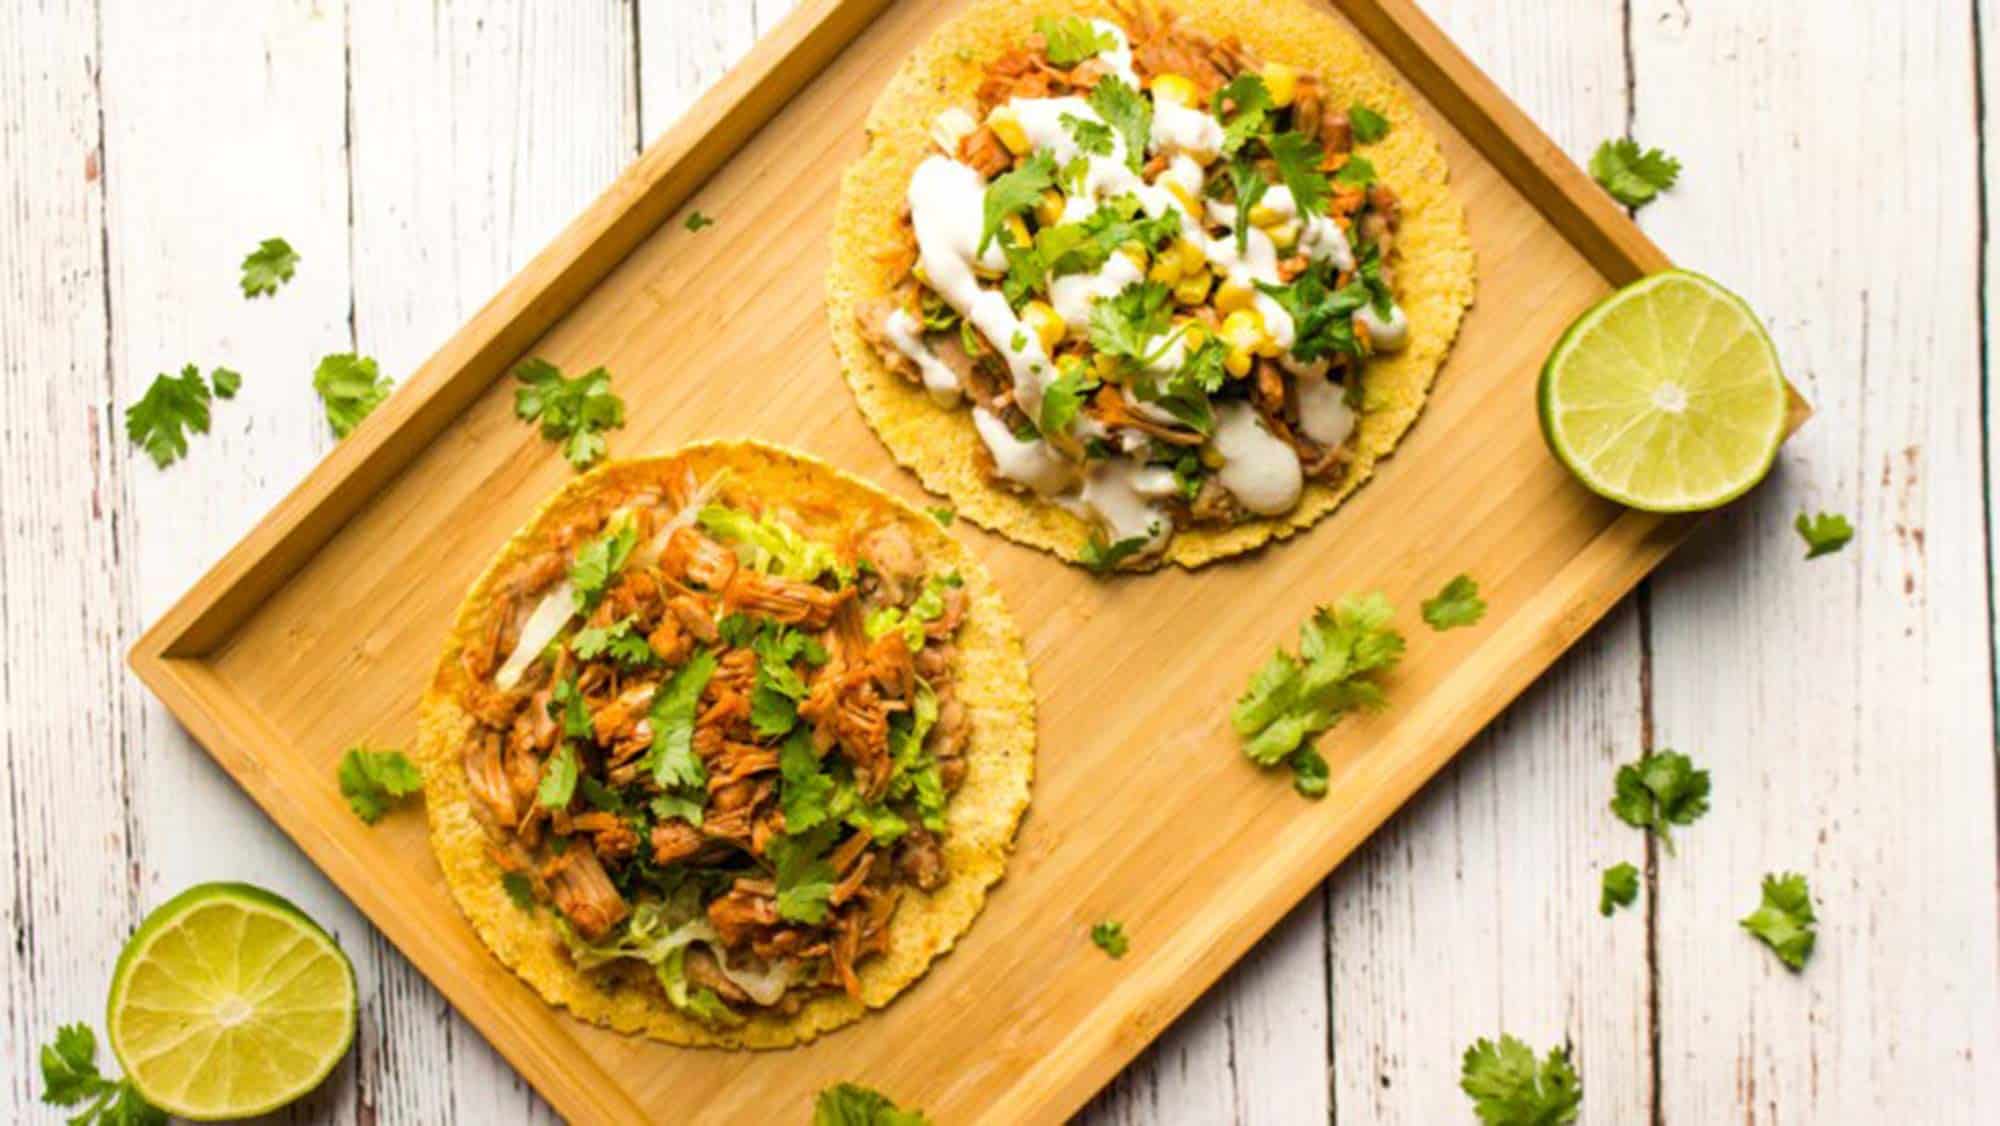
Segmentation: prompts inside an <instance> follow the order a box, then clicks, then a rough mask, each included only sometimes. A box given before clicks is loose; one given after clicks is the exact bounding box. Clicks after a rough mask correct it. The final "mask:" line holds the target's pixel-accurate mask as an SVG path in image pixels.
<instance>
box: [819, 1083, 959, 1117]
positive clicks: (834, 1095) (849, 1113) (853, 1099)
mask: <svg viewBox="0 0 2000 1126" xmlns="http://www.w3.org/2000/svg"><path fill="white" fill-rule="evenodd" d="M812 1126H931V1120H930V1119H928V1118H926V1117H924V1112H923V1111H921V1110H903V1109H901V1108H899V1107H897V1106H896V1104H895V1103H892V1102H890V1101H889V1099H888V1097H887V1096H885V1095H883V1094H882V1093H881V1092H879V1091H871V1090H869V1089H868V1088H866V1087H863V1086H861V1085H859V1084H856V1083H842V1084H840V1085H839V1086H837V1087H828V1088H827V1089H826V1090H824V1091H821V1092H820V1093H819V1097H818V1098H816V1099H814V1100H813V1116H812Z"/></svg>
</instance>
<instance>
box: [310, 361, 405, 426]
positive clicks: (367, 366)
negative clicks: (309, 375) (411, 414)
mask: <svg viewBox="0 0 2000 1126" xmlns="http://www.w3.org/2000/svg"><path fill="white" fill-rule="evenodd" d="M313 390H315V391H317V392H319V398H320V402H321V403H323V404H325V406H326V424H327V425H328V426H331V427H333V435H334V437H336V438H345V437H347V436H348V435H349V434H352V433H353V432H354V428H355V427H357V426H359V425H361V420H362V419H364V418H367V417H368V414H369V412H371V411H373V410H374V409H375V408H376V407H379V406H381V405H382V400H384V399H386V398H388V397H389V380H388V379H387V377H385V376H383V374H382V373H381V372H380V371H378V370H376V367H375V361H374V360H373V359H371V358H370V357H367V356H357V355H355V354H354V353H352V352H335V353H333V354H332V355H330V356H323V357H321V358H320V361H319V366H318V367H317V368H314V369H313Z"/></svg>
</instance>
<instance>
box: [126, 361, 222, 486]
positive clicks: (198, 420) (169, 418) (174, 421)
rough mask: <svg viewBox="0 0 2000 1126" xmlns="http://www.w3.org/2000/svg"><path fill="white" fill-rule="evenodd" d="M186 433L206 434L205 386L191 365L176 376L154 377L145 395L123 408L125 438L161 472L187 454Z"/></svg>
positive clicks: (206, 388)
mask: <svg viewBox="0 0 2000 1126" xmlns="http://www.w3.org/2000/svg"><path fill="white" fill-rule="evenodd" d="M189 430H192V431H194V432H195V433H197V434H206V433H208V384H206V383H203V382H202V380H201V370H200V369H199V368H196V367H195V366H194V365H193V364H188V365H187V366H186V367H183V368H182V369H181V373H180V375H179V376H172V375H165V374H161V375H156V376H154V377H153V384H152V386H150V387H148V388H146V393H145V395H143V396H141V397H140V399H139V401H138V402H136V403H133V404H132V405H131V406H129V407H126V408H125V436H126V437H128V438H130V439H131V440H132V441H133V442H135V443H137V444H138V445H139V447H140V448H142V449H144V450H145V451H146V454H147V456H149V457H151V458H152V459H153V464H154V465H157V466H159V467H160V468H162V469H165V468H166V467H167V466H169V465H172V464H173V463H174V461H175V460H176V459H178V458H180V457H181V456H183V455H185V454H186V453H187V448H188V447H187V433H186V432H187V431H189Z"/></svg>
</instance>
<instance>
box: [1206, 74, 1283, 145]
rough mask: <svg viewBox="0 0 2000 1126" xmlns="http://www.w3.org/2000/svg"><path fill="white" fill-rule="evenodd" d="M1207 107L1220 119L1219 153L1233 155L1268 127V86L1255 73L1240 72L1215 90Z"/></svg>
mask: <svg viewBox="0 0 2000 1126" xmlns="http://www.w3.org/2000/svg"><path fill="white" fill-rule="evenodd" d="M1209 108H1210V109H1211V110H1212V111H1213V112H1214V114H1215V116H1216V117H1217V118H1219V119H1220V120H1221V121H1222V155H1224V156H1235V155H1236V153H1237V150H1239V149H1241V148H1242V147H1243V146H1244V145H1245V144H1247V143H1249V142H1250V141H1251V140H1253V139H1255V138H1257V137H1261V136H1263V135H1264V131H1265V130H1266V128H1268V126H1269V121H1270V116H1271V110H1272V109H1273V108H1274V107H1273V106H1272V105H1271V89H1270V87H1268V86H1266V85H1264V79H1263V78H1262V77H1260V76H1259V75H1257V74H1256V73H1254V72H1247V73H1244V74H1239V75H1237V76H1236V77H1235V78H1233V79H1231V80H1230V82H1229V84H1228V85H1227V86H1224V87H1223V88H1222V89H1220V90H1217V91H1216V92H1215V97H1214V98H1213V99H1211V100H1210V102H1209Z"/></svg>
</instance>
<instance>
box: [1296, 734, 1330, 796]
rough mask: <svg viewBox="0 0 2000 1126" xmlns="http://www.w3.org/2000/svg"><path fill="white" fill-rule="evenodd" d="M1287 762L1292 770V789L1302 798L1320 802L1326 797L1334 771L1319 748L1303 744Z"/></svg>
mask: <svg viewBox="0 0 2000 1126" xmlns="http://www.w3.org/2000/svg"><path fill="white" fill-rule="evenodd" d="M1286 762H1288V763H1289V764H1290V765H1291V768H1292V789H1294V790H1297V791H1298V792H1299V796H1300V797H1302V798H1311V799H1313V800H1314V801H1318V800H1319V799H1320V798H1323V797H1325V796H1326V787H1327V783H1328V782H1329V781H1330V780H1331V776H1332V771H1331V768H1329V767H1328V766H1327V763H1326V756H1325V755H1322V754H1320V753H1319V748H1317V747H1315V746H1313V745H1312V744H1311V743H1304V744H1301V745H1300V746H1299V749H1298V750H1296V751H1293V752H1292V755H1291V758H1289V759H1287V760H1286Z"/></svg>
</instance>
